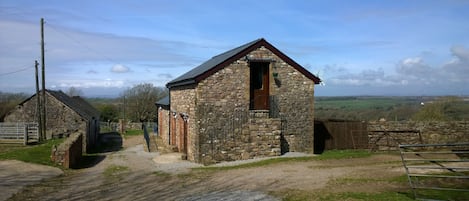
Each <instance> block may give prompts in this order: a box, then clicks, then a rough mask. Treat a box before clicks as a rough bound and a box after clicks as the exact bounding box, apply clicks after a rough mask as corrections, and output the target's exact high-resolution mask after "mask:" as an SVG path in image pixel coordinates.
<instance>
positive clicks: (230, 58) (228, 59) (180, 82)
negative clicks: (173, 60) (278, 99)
mask: <svg viewBox="0 0 469 201" xmlns="http://www.w3.org/2000/svg"><path fill="white" fill-rule="evenodd" d="M261 46H264V47H265V48H267V49H269V50H270V51H272V52H273V53H274V54H276V55H277V56H278V57H280V58H281V59H282V60H283V61H285V62H287V63H288V64H289V65H291V66H293V67H294V68H295V69H297V70H298V71H300V72H301V73H303V74H304V75H305V76H306V77H308V78H309V79H311V80H313V81H314V83H316V84H319V83H320V82H321V80H320V79H319V78H318V77H316V76H315V75H313V74H311V73H310V72H309V71H308V70H306V69H305V68H304V67H302V66H301V65H299V64H298V63H296V62H295V61H293V60H292V59H291V58H290V57H288V56H287V55H285V54H283V53H282V52H280V51H279V50H278V49H277V48H275V47H274V46H273V45H271V44H270V43H268V42H267V41H266V40H265V39H264V38H260V39H257V40H254V41H251V42H249V43H246V44H244V45H241V46H239V47H237V48H234V49H231V50H229V51H227V52H224V53H222V54H219V55H217V56H214V57H212V58H211V59H209V60H208V61H206V62H204V63H202V64H200V65H199V66H197V67H195V68H194V69H192V70H190V71H188V72H187V73H185V74H183V75H181V76H179V77H177V78H176V79H174V80H172V81H170V82H168V84H166V87H168V88H171V87H177V86H184V85H190V84H195V83H198V82H200V81H201V80H203V79H205V78H207V77H208V76H210V75H212V74H213V73H215V72H217V71H219V70H220V69H222V68H224V67H225V66H227V65H229V64H231V63H232V62H234V61H236V60H238V59H240V58H241V57H243V56H246V55H247V54H248V53H249V52H251V51H253V50H254V49H256V48H259V47H261Z"/></svg>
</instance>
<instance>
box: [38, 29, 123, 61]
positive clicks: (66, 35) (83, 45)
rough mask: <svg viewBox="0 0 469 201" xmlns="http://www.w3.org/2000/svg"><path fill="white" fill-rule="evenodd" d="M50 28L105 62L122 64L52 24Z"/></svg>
mask: <svg viewBox="0 0 469 201" xmlns="http://www.w3.org/2000/svg"><path fill="white" fill-rule="evenodd" d="M47 25H48V27H49V28H51V29H52V30H54V31H55V32H57V33H60V34H62V35H63V36H65V37H67V38H68V39H70V40H71V41H73V42H74V43H75V44H77V45H79V46H82V47H84V48H86V49H87V50H89V51H91V52H93V53H94V54H95V55H97V56H99V57H101V58H104V59H105V60H107V61H109V62H110V63H114V64H119V63H120V62H116V61H115V60H114V59H111V58H109V57H107V56H105V55H103V54H100V53H99V52H98V51H96V50H94V49H93V48H91V47H89V46H88V45H86V44H85V43H83V42H81V41H80V40H78V39H76V38H74V37H72V36H71V35H70V34H67V33H65V32H62V31H59V30H58V29H57V28H54V26H52V25H51V24H47Z"/></svg>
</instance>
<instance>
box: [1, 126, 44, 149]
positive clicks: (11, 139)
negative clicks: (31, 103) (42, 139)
mask: <svg viewBox="0 0 469 201" xmlns="http://www.w3.org/2000/svg"><path fill="white" fill-rule="evenodd" d="M38 141H39V127H38V124H37V123H0V143H23V144H25V145H26V144H28V143H32V142H38Z"/></svg>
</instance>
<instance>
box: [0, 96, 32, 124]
mask: <svg viewBox="0 0 469 201" xmlns="http://www.w3.org/2000/svg"><path fill="white" fill-rule="evenodd" d="M27 97H28V95H27V94H24V93H4V92H1V91H0V121H3V117H4V116H5V115H6V114H7V113H8V112H9V111H11V110H13V109H14V108H15V106H16V105H18V104H19V103H21V101H24V100H25V99H26V98H27Z"/></svg>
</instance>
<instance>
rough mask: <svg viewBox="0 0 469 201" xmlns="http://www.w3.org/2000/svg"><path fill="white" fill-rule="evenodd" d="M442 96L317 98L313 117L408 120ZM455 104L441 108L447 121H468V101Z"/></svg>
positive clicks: (461, 100)
mask: <svg viewBox="0 0 469 201" xmlns="http://www.w3.org/2000/svg"><path fill="white" fill-rule="evenodd" d="M441 99H442V97H427V96H424V97H381V96H359V97H353V96H350V97H316V99H315V117H316V118H319V119H331V118H332V119H350V120H379V119H380V118H385V119H387V120H409V119H411V118H412V117H413V116H414V115H415V114H416V113H417V112H419V111H420V110H421V109H422V108H424V107H425V106H424V105H422V104H421V103H424V104H426V105H427V106H428V105H429V104H432V103H433V102H436V101H439V100H441ZM463 100H465V99H462V98H461V99H460V101H454V102H451V103H447V104H446V105H445V106H442V107H443V110H444V111H443V112H445V115H447V117H448V120H464V119H469V101H463Z"/></svg>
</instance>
